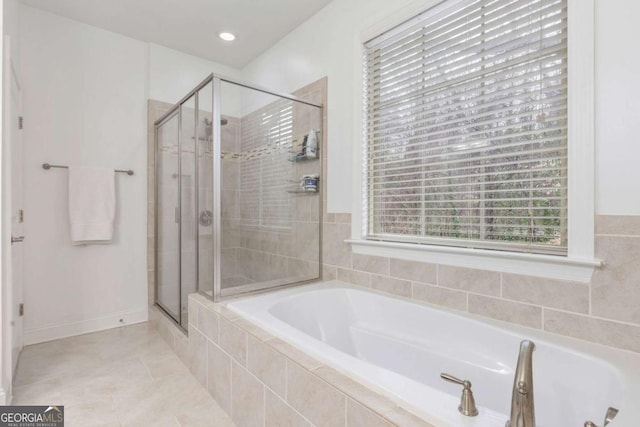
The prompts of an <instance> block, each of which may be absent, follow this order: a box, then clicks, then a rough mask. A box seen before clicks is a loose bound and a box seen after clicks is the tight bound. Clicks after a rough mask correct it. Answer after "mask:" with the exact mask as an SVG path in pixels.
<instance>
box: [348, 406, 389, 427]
mask: <svg viewBox="0 0 640 427" xmlns="http://www.w3.org/2000/svg"><path fill="white" fill-rule="evenodd" d="M392 426H393V424H391V423H389V422H387V421H386V420H384V419H383V418H381V417H380V416H378V415H377V414H375V413H373V412H371V411H370V410H369V409H367V408H365V407H364V406H362V405H361V404H359V403H357V402H355V401H353V400H351V399H347V427H392Z"/></svg>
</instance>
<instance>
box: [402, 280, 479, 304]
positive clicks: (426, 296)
mask: <svg viewBox="0 0 640 427" xmlns="http://www.w3.org/2000/svg"><path fill="white" fill-rule="evenodd" d="M412 287H413V299H415V300H418V301H426V302H428V303H431V304H437V305H442V306H444V307H449V308H453V309H454V310H461V311H467V294H466V292H461V291H455V290H451V289H447V288H441V287H439V286H432V285H425V284H422V283H413V284H412Z"/></svg>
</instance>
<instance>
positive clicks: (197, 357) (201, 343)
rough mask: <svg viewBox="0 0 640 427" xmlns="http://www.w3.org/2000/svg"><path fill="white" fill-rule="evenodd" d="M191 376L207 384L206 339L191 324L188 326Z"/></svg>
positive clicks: (204, 384)
mask: <svg viewBox="0 0 640 427" xmlns="http://www.w3.org/2000/svg"><path fill="white" fill-rule="evenodd" d="M187 366H188V367H189V370H190V371H191V373H192V374H193V376H194V377H195V378H196V380H198V382H199V383H200V384H202V385H203V386H205V387H206V386H207V339H206V338H205V337H204V335H202V334H201V333H199V332H198V331H197V330H196V329H195V328H194V327H193V326H190V327H189V363H188V364H187Z"/></svg>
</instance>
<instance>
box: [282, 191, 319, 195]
mask: <svg viewBox="0 0 640 427" xmlns="http://www.w3.org/2000/svg"><path fill="white" fill-rule="evenodd" d="M287 193H289V194H309V195H313V194H318V191H304V190H287Z"/></svg>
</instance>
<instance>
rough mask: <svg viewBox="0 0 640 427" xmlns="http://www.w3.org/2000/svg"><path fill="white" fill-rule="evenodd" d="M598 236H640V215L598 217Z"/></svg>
mask: <svg viewBox="0 0 640 427" xmlns="http://www.w3.org/2000/svg"><path fill="white" fill-rule="evenodd" d="M596 234H615V235H620V236H640V215H628V216H627V215H597V216H596Z"/></svg>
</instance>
